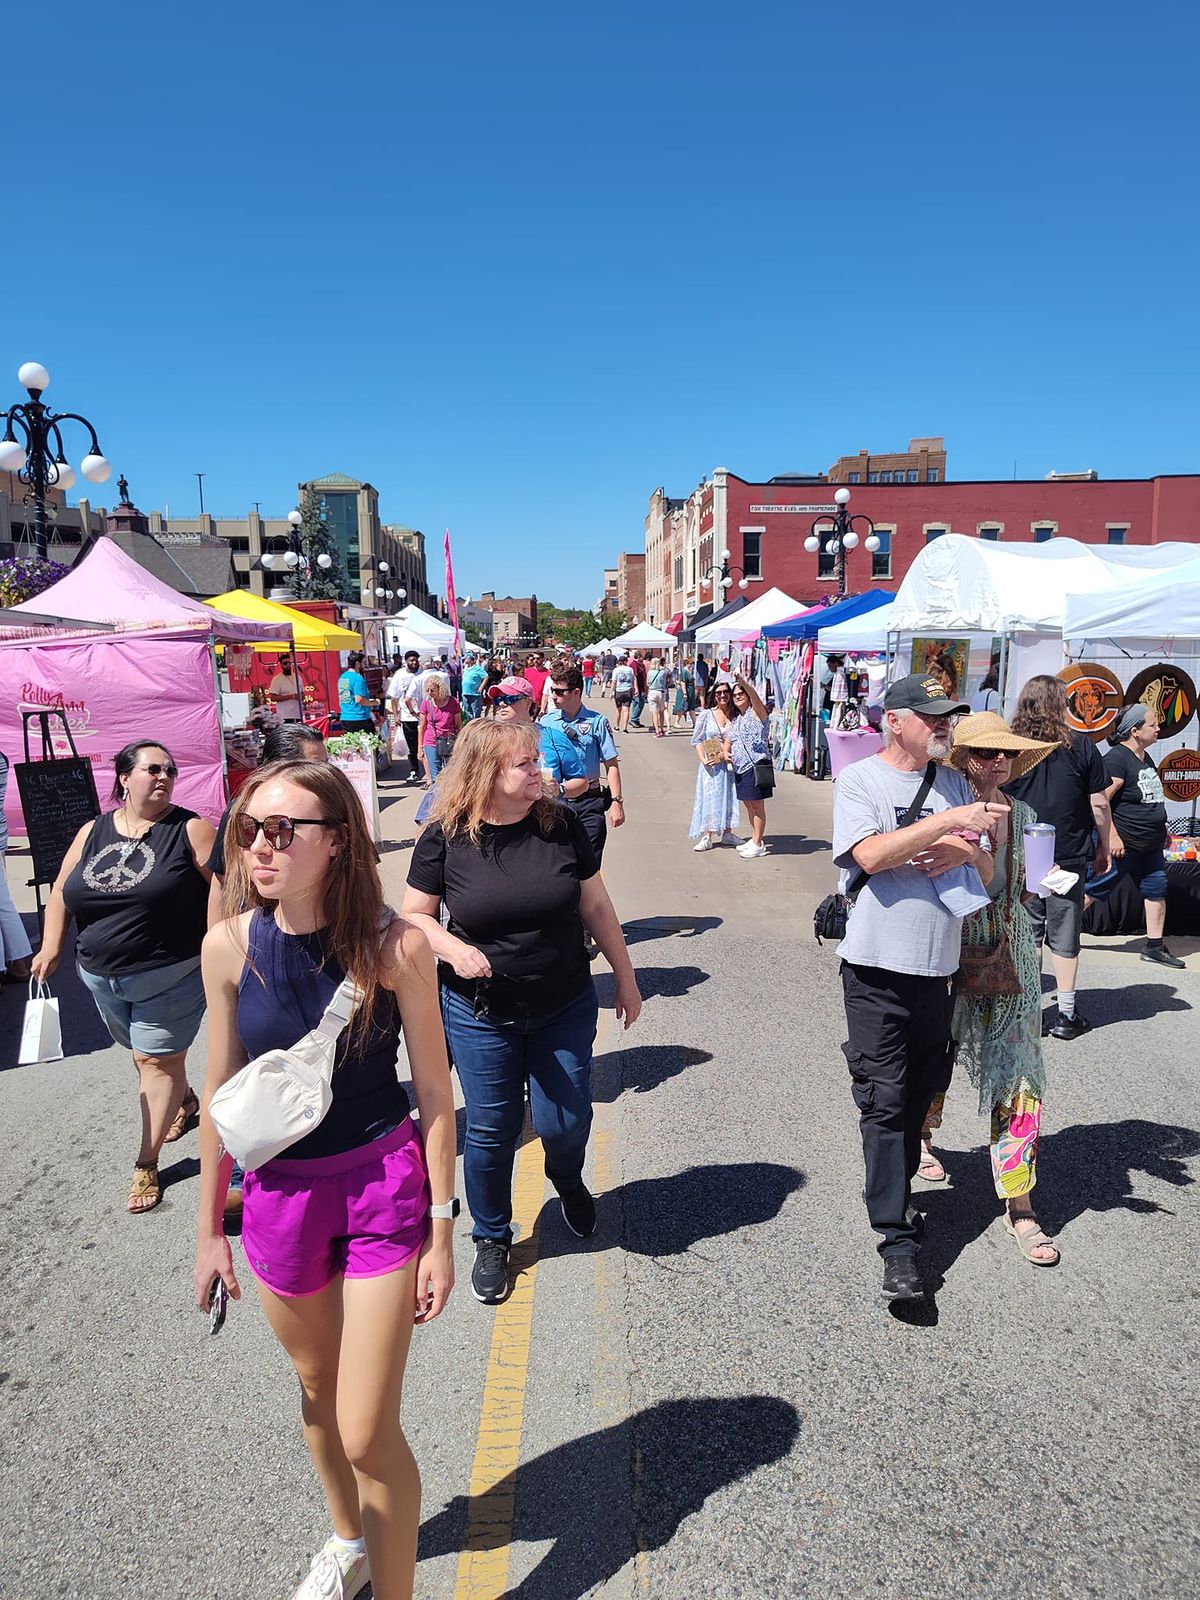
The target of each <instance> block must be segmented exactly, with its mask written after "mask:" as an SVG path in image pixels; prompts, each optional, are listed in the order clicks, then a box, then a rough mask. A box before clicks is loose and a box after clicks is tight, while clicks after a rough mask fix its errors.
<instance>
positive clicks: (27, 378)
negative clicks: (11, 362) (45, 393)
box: [17, 361, 50, 389]
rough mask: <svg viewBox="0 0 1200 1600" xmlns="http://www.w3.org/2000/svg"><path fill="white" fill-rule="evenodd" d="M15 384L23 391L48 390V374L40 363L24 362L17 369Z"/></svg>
mask: <svg viewBox="0 0 1200 1600" xmlns="http://www.w3.org/2000/svg"><path fill="white" fill-rule="evenodd" d="M17 382H18V383H19V384H20V385H21V387H22V388H23V389H48V388H49V387H50V374H49V373H48V372H47V371H46V369H45V367H44V366H43V365H42V363H41V362H40V361H26V362H24V363H23V364H22V365H21V366H20V367H18V368H17Z"/></svg>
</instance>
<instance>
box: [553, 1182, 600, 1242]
mask: <svg viewBox="0 0 1200 1600" xmlns="http://www.w3.org/2000/svg"><path fill="white" fill-rule="evenodd" d="M558 1201H559V1204H560V1205H561V1206H562V1214H563V1221H564V1222H565V1223H566V1225H567V1227H568V1228H570V1230H571V1232H572V1233H573V1234H574V1235H575V1236H576V1238H578V1239H587V1238H589V1237H590V1236H591V1235H592V1234H593V1233H595V1231H596V1202H595V1201H594V1200H593V1199H592V1197H591V1194H590V1193H589V1191H588V1188H587V1185H586V1184H583V1183H581V1184H580V1185H579V1187H578V1189H572V1190H571V1192H570V1193H569V1194H560V1195H559V1197H558Z"/></svg>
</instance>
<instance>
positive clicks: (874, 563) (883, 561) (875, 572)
mask: <svg viewBox="0 0 1200 1600" xmlns="http://www.w3.org/2000/svg"><path fill="white" fill-rule="evenodd" d="M875 537H876V538H877V539H878V540H879V549H878V550H876V551H874V552H873V553H872V556H871V576H872V577H873V578H890V577H891V575H892V529H891V528H881V527H880V526H879V525H878V524H876V526H875Z"/></svg>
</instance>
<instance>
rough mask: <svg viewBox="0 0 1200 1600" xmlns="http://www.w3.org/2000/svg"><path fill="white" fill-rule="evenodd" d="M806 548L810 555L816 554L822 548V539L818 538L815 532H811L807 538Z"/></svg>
mask: <svg viewBox="0 0 1200 1600" xmlns="http://www.w3.org/2000/svg"><path fill="white" fill-rule="evenodd" d="M804 548H805V549H806V550H807V551H808V553H809V555H810V556H815V555H816V553H817V551H818V550H819V549H820V548H821V541H820V539H818V538H817V536H816V534H815V533H810V534H809V536H808V538H807V539H805V541H804Z"/></svg>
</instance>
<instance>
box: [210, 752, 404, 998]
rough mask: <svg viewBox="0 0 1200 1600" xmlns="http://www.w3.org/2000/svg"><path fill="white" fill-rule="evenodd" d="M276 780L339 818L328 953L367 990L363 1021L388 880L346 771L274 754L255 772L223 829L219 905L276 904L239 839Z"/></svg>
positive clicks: (328, 879) (327, 905) (236, 908)
mask: <svg viewBox="0 0 1200 1600" xmlns="http://www.w3.org/2000/svg"><path fill="white" fill-rule="evenodd" d="M276 779H282V780H283V781H284V782H287V783H294V784H295V785H296V787H297V788H298V789H304V790H306V791H307V792H308V793H309V794H311V795H312V797H313V799H314V800H315V801H316V802H317V810H318V811H319V813H320V815H321V816H322V817H323V818H324V819H325V821H327V822H335V823H336V824H337V834H338V838H339V840H340V842H341V849H340V850H339V851H338V853H337V855H336V856H334V857H333V859H332V860H331V861H330V862H329V865H328V868H327V869H326V873H325V881H324V884H323V885H322V910H323V914H324V925H325V928H326V930H327V931H328V938H329V953H330V955H331V956H332V958H333V960H334V961H336V962H337V964H338V966H339V967H341V969H342V971H343V972H344V973H345V974H346V976H347V977H348V978H352V979H353V980H354V982H355V983H356V984H357V985H358V988H359V989H360V991H361V992H362V999H361V1000H360V1002H359V1003H358V1005H357V1006H356V1007H355V1027H359V1026H365V1025H366V1024H367V1022H368V1020H369V1018H370V1017H371V1015H372V1012H373V1010H374V1007H375V999H376V995H377V994H378V990H379V948H380V942H381V938H382V933H383V905H384V901H383V884H382V882H381V881H380V877H379V867H378V866H377V864H376V861H375V846H374V844H373V843H372V841H371V835H370V833H369V832H368V831H367V823H366V818H365V816H364V815H363V808H362V802H361V801H360V800H359V798H358V795H357V794H356V793H355V791H354V787H353V785H352V784H351V782H350V780H349V778H347V776H346V774H345V773H344V772H342V771H340V770H339V768H337V767H332V766H327V765H326V764H325V763H324V762H322V761H275V762H272V763H271V764H270V765H269V766H265V767H259V769H258V770H257V772H254V773H252V774H251V775H250V777H249V778H248V779H247V780H246V782H245V784H244V785H243V787H242V789H241V791H240V792H239V794H238V797H237V801H236V802H235V804H234V807H233V810H232V811H231V812H230V814H229V822H228V825H227V827H226V831H225V839H226V859H225V866H226V872H225V882H224V885H223V888H222V896H221V898H222V908H223V910H224V912H225V915H226V916H227V917H237V916H238V915H239V914H240V913H241V912H243V911H266V912H267V913H268V914H270V913H271V912H272V911H273V909H274V906H275V902H274V901H273V900H268V899H266V898H265V897H264V896H263V895H262V894H261V893H260V892H259V889H258V885H257V884H256V883H255V881H254V878H253V876H252V874H251V871H250V866H249V863H248V861H247V858H246V852H245V851H244V850H242V849H241V848H240V847H239V846H238V844H237V837H238V835H237V824H238V818H239V817H240V816H242V815H243V814H244V812H245V811H246V808H247V807H248V805H249V804H250V801H251V800H252V799H253V798H254V796H255V795H256V794H257V793H258V791H259V789H261V788H262V787H263V785H264V784H267V783H272V782H274V781H275V780H276ZM230 846H232V848H230Z"/></svg>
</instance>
